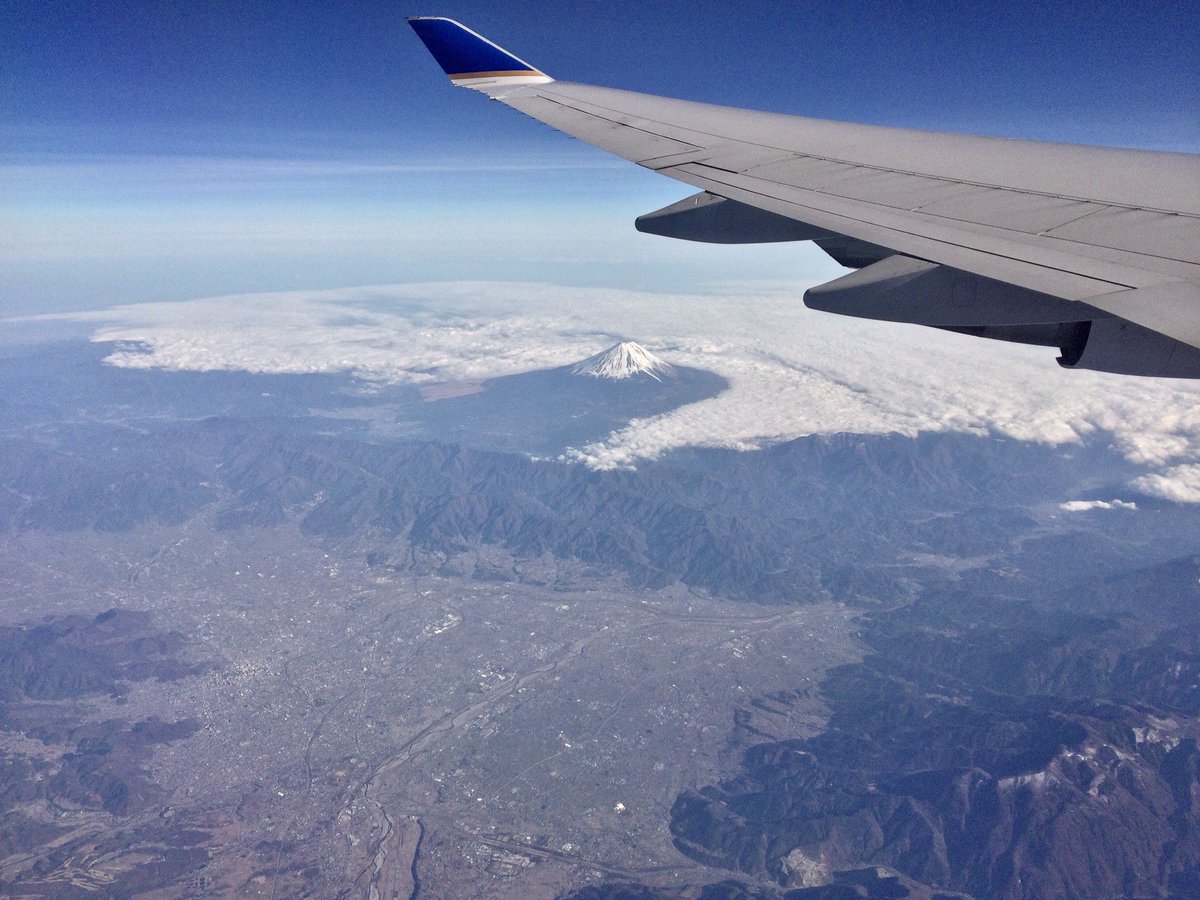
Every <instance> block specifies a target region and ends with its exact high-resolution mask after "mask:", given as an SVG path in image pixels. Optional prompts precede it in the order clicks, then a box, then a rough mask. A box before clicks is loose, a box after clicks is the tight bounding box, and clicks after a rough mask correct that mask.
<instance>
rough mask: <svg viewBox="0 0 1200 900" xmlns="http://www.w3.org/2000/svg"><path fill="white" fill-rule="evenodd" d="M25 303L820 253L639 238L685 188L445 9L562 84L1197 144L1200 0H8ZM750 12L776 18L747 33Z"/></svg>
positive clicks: (666, 282) (686, 281)
mask: <svg viewBox="0 0 1200 900" xmlns="http://www.w3.org/2000/svg"><path fill="white" fill-rule="evenodd" d="M2 8H3V17H2V20H3V21H4V22H5V23H6V26H5V28H4V29H3V30H2V33H0V67H2V68H0V304H2V306H3V309H4V311H6V312H14V313H27V312H37V311H46V310H59V309H80V308H90V307H100V306H105V305H108V304H112V303H118V302H137V301H143V300H175V299H187V298H191V297H199V296H204V295H209V294H215V293H224V292H248V291H265V290H284V289H297V288H322V287H337V286H343V285H353V284H368V283H385V282H403V281H413V280H456V279H464V278H470V279H480V280H514V279H517V280H529V281H549V282H558V283H566V284H583V285H597V286H611V287H622V288H652V289H654V288H663V287H667V286H675V287H678V288H680V289H685V290H686V289H688V288H689V287H692V286H696V285H700V284H704V283H707V282H713V281H739V280H748V279H786V278H803V277H819V275H820V273H821V272H822V271H823V267H824V270H828V266H827V264H826V263H824V262H822V261H821V258H820V257H819V255H817V254H815V253H814V252H812V251H811V250H809V249H804V248H800V247H764V248H714V247H698V246H692V245H687V244H681V243H679V242H669V241H665V240H662V239H655V238H651V237H647V236H643V235H638V234H637V233H636V232H634V231H633V227H632V219H633V218H634V217H636V216H637V215H638V214H640V213H642V212H646V211H649V210H651V209H654V208H657V207H658V206H662V205H665V204H666V203H669V202H671V201H673V200H675V199H678V198H679V197H682V196H684V195H685V194H686V193H687V189H686V188H685V187H684V186H682V185H677V184H674V183H672V182H670V181H668V180H666V179H662V178H659V177H657V176H654V175H652V174H650V173H647V172H643V171H641V170H639V169H637V168H636V167H634V166H631V165H629V164H626V163H623V162H621V161H620V160H615V159H611V158H609V157H607V156H605V155H604V154H602V153H600V152H599V151H595V150H592V149H590V148H587V147H584V146H582V145H580V144H578V143H576V142H573V141H571V140H570V139H569V138H566V137H564V136H561V135H557V134H555V133H553V132H551V131H550V130H549V129H546V128H545V127H543V126H540V125H538V124H537V123H534V122H532V121H530V120H527V119H525V118H524V117H522V116H520V115H517V114H515V113H513V112H512V111H511V110H508V109H505V108H502V107H500V106H499V105H498V104H489V103H487V102H485V101H484V100H483V99H482V98H481V97H479V96H478V95H474V94H472V93H470V92H467V91H463V90H459V89H455V88H453V87H451V86H450V85H449V84H448V82H447V81H446V80H445V79H444V78H443V76H442V75H441V73H440V71H439V70H438V68H437V66H436V65H435V64H434V63H433V61H432V60H431V59H430V58H429V57H428V55H427V54H426V53H425V51H424V49H423V47H422V46H421V45H420V43H419V41H417V39H416V38H415V36H414V35H413V34H412V33H411V32H410V30H409V29H408V27H407V26H406V25H405V24H404V16H405V15H408V14H433V15H449V16H453V17H455V18H459V19H461V20H462V21H464V22H466V23H467V24H468V25H470V26H471V27H473V28H475V29H476V30H478V31H480V32H482V33H483V34H485V35H487V36H489V37H491V38H492V39H493V40H495V41H497V42H498V43H500V44H501V45H502V46H505V47H507V48H509V49H511V50H512V51H514V52H515V53H517V54H518V55H520V56H522V57H524V58H526V59H528V60H529V61H530V62H532V63H534V64H535V65H538V66H539V67H541V68H542V69H544V70H545V71H547V72H548V73H550V74H551V75H554V76H556V77H560V78H564V79H568V80H575V81H585V82H586V81H590V82H594V83H600V84H606V85H611V86H615V87H622V88H627V89H632V90H644V91H650V92H654V93H661V94H666V95H672V96H678V97H686V98H690V99H701V100H707V101H711V102H718V103H728V104H731V105H740V106H751V107H758V108H762V109H770V110H776V111H782V112H794V113H799V114H804V115H813V116H823V117H829V118H844V119H851V120H856V121H869V122H879V123H884V124H894V125H904V126H911V127H919V128H932V129H945V130H958V131H973V132H980V133H990V134H1001V135H1007V136H1014V137H1031V138H1039V139H1048V140H1065V141H1076V142H1084V143H1099V144H1120V145H1126V146H1141V147H1151V148H1160V149H1173V150H1186V151H1191V152H1195V151H1196V150H1197V149H1200V116H1198V115H1197V110H1200V88H1198V87H1197V85H1198V84H1200V79H1198V78H1197V75H1198V74H1200V71H1198V69H1200V54H1197V53H1196V51H1195V49H1194V48H1195V47H1196V46H1197V45H1200V27H1198V26H1197V23H1196V21H1195V19H1196V17H1195V16H1194V12H1193V11H1192V10H1189V8H1188V5H1187V4H1184V3H1178V4H1171V3H1155V4H1141V5H1137V4H1118V3H1088V4H1083V3H1058V4H1045V5H1043V4H1026V3H986V2H983V3H973V4H965V3H963V4H953V3H921V2H916V3H907V4H894V3H865V2H849V3H825V2H774V3H771V2H767V3H756V4H752V5H738V6H733V5H729V4H725V3H704V2H657V3H646V4H620V5H616V4H608V3H601V2H554V3H545V2H538V3H481V2H457V0H441V2H437V3H431V4H421V5H414V6H410V5H409V4H407V3H405V4H397V3H355V2H347V3H339V4H330V3H304V2H296V3H290V4H274V3H260V2H253V0H243V2H236V3H234V2H194V3H189V2H125V3H121V4H96V3H92V2H71V0H63V2H55V3H48V2H36V0H22V2H4V3H3V4H2ZM747 10H750V11H749V12H747Z"/></svg>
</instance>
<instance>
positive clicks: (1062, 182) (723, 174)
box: [409, 17, 1200, 378]
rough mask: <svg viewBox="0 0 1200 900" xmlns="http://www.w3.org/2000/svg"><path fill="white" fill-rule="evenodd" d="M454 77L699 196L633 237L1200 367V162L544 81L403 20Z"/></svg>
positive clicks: (1031, 339)
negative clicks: (778, 250)
mask: <svg viewBox="0 0 1200 900" xmlns="http://www.w3.org/2000/svg"><path fill="white" fill-rule="evenodd" d="M409 21H410V23H411V24H412V26H413V28H414V30H416V32H417V34H418V36H420V38H421V39H422V41H424V42H425V44H426V46H427V47H428V48H429V50H430V52H431V53H432V54H433V56H434V58H435V59H436V60H437V61H438V63H439V64H440V65H441V66H442V68H443V70H444V71H445V72H446V74H447V75H449V76H450V78H451V80H452V81H453V82H454V83H455V84H457V85H460V86H464V87H470V88H472V89H474V90H478V91H481V92H482V93H485V94H487V95H488V96H490V97H492V98H493V99H496V100H499V101H500V102H502V103H505V104H507V105H508V106H511V107H513V108H514V109H517V110H520V111H521V112H524V113H526V114H527V115H529V116H531V117H533V118H535V119H538V120H539V121H542V122H544V123H546V124H548V125H550V126H552V127H554V128H556V129H558V130H560V131H564V132H566V133H567V134H570V135H572V136H574V137H576V138H579V139H580V140H583V141H585V142H587V143H589V144H592V145H594V146H597V147H600V148H601V149H604V150H608V151H609V152H611V153H614V154H616V155H618V156H621V157H623V158H625V159H628V160H631V161H633V162H635V163H637V164H638V165H641V166H644V167H646V168H649V169H652V170H654V171H656V172H658V173H660V174H663V175H666V176H668V177H671V178H675V179H677V180H679V181H682V182H685V183H687V184H690V185H692V186H694V187H696V188H699V189H700V193H699V194H697V195H695V196H693V197H691V198H688V199H687V200H684V201H681V202H679V203H676V204H673V205H672V206H669V207H667V208H665V209H663V210H659V211H658V212H656V213H651V214H648V215H646V216H643V217H641V218H640V219H639V220H638V222H637V227H638V229H639V230H641V231H645V232H648V233H652V234H659V235H664V236H668V237H675V238H680V239H684V240H698V241H710V242H718V243H750V242H760V241H784V240H814V241H816V243H817V244H818V245H819V246H821V247H822V248H823V249H825V250H826V252H828V253H829V254H830V255H831V256H833V257H834V258H835V259H837V260H838V261H839V262H840V263H842V264H843V265H846V266H849V267H851V268H856V269H858V270H859V271H856V272H852V273H850V274H849V275H846V276H844V277H843V278H840V279H837V280H835V281H833V282H830V283H828V284H825V285H821V286H820V287H817V288H813V289H811V290H809V291H808V292H807V293H806V294H805V298H804V301H805V303H806V304H807V305H808V306H810V307H813V308H816V309H822V310H826V311H829V312H837V313H840V314H843V315H852V316H860V317H864V318H875V319H883V320H887V321H900V322H915V323H917V324H925V325H931V326H934V327H939V328H946V329H949V330H953V331H958V332H963V333H967V334H974V335H978V336H981V337H991V338H996V339H1000V340H1009V341H1021V342H1026V343H1033V344H1041V345H1045V346H1052V347H1057V348H1058V349H1059V351H1060V354H1061V355H1060V356H1059V362H1060V364H1062V365H1064V366H1068V367H1078V368H1090V369H1099V370H1101V371H1111V372H1121V373H1125V374H1134V375H1163V376H1172V377H1189V378H1196V377H1200V157H1198V156H1194V155H1191V154H1178V153H1156V152H1149V151H1139V150H1120V149H1109V148H1099V147H1081V146H1073V145H1067V144H1051V143H1041V142H1033V141H1014V140H1006V139H1000V138H986V137H975V136H969V135H958V134H939V133H933V132H921V131H912V130H907V129H897V128H885V127H881V126H871V125H859V124H853V123H846V122H833V121H826V120H820V119H809V118H804V117H799V116H785V115H779V114H774V113H763V112H756V111H752V110H743V109H735V108H730V107H722V106H713V105H710V104H704V103H694V102H691V101H684V100H674V99H670V98H666V97H656V96H652V95H648V94H638V93H631V92H629V91H621V90H615V89H611V88H601V87H594V86H591V85H582V84H572V83H569V82H562V81H555V80H554V79H552V78H550V77H549V76H547V75H545V73H543V72H541V71H540V70H538V69H536V68H534V67H533V66H531V65H529V64H528V63H525V62H524V61H523V60H521V59H519V58H518V57H516V56H514V55H512V54H510V53H508V52H507V51H505V50H503V49H501V48H500V47H498V46H497V45H495V44H493V43H492V42H491V41H488V40H487V39H486V38H483V37H482V36H480V35H478V34H476V33H475V32H473V31H471V30H470V29H468V28H466V27H465V26H463V25H461V24H459V23H457V22H454V21H453V20H450V19H444V18H429V17H423V18H417V19H410V20H409Z"/></svg>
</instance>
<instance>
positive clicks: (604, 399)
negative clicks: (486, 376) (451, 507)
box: [403, 341, 729, 456]
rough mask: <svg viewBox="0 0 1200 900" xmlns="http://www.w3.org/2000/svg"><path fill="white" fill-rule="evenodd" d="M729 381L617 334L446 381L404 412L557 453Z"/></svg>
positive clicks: (432, 427) (423, 426) (443, 430)
mask: <svg viewBox="0 0 1200 900" xmlns="http://www.w3.org/2000/svg"><path fill="white" fill-rule="evenodd" d="M728 386H729V383H728V382H727V381H726V380H725V379H724V378H722V377H721V376H720V375H717V374H715V373H713V372H707V371H704V370H703V369H693V368H689V367H687V366H675V365H671V364H670V363H668V362H666V361H665V360H662V359H660V358H659V357H657V356H655V355H654V354H653V353H651V352H650V351H649V350H647V349H646V348H645V347H642V346H641V345H640V344H637V343H634V342H633V341H621V342H619V343H617V344H614V345H613V346H612V347H609V348H608V349H607V350H604V351H602V352H600V353H597V354H596V355H595V356H590V357H588V358H587V359H585V360H582V361H580V362H578V363H574V364H571V365H566V366H559V367H557V368H553V369H540V370H537V371H533V372H523V373H521V374H519V375H507V376H504V377H501V378H492V379H490V380H488V381H485V382H483V385H482V390H479V391H477V392H475V393H467V394H464V395H455V393H454V391H453V390H452V389H451V390H449V391H446V392H445V393H443V394H442V395H441V399H436V400H432V401H430V402H424V403H421V404H420V405H419V407H416V408H411V409H406V410H405V411H404V414H403V415H405V416H408V415H409V414H411V419H409V422H410V423H411V424H413V425H415V426H416V427H417V430H419V431H422V432H424V433H425V434H426V435H428V436H431V437H434V438H436V439H438V440H443V441H449V442H454V443H458V444H464V445H467V446H472V447H480V448H486V449H490V450H504V451H509V452H521V453H528V454H531V455H534V456H551V455H554V456H556V455H558V454H559V453H561V452H562V451H563V450H565V449H567V448H568V447H580V446H583V445H585V444H588V443H592V442H594V441H599V440H602V439H603V438H604V437H606V436H607V435H608V434H609V433H610V432H612V431H614V430H615V429H618V428H621V427H623V426H625V425H626V424H628V423H629V422H630V420H632V419H637V418H645V417H648V416H656V415H661V414H662V413H666V412H669V411H671V410H673V409H677V408H678V407H680V406H684V405H685V404H688V403H696V402H698V401H700V400H707V399H708V398H710V397H715V396H716V395H717V394H719V393H721V391H723V390H725V389H726V388H727V387H728ZM448 387H450V388H452V387H453V386H448ZM413 420H415V421H413Z"/></svg>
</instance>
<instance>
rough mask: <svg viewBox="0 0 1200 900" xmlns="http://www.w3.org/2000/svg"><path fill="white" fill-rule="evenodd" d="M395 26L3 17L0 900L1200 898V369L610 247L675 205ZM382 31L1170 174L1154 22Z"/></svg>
mask: <svg viewBox="0 0 1200 900" xmlns="http://www.w3.org/2000/svg"><path fill="white" fill-rule="evenodd" d="M407 12H414V11H412V10H403V9H396V8H394V7H391V6H384V5H376V4H370V3H355V4H349V5H347V6H345V7H339V8H338V9H337V10H334V9H333V8H327V7H326V6H325V5H323V4H315V3H314V4H298V5H296V6H294V7H290V8H289V9H287V10H282V11H281V10H278V9H276V8H275V7H273V6H271V5H268V4H255V3H251V4H244V3H243V4H227V3H219V2H213V3H201V4H191V5H186V6H180V5H167V4H160V3H132V4H124V5H122V6H121V8H119V9H118V8H112V9H107V8H97V7H94V6H92V5H90V4H36V3H35V4H15V3H13V4H7V5H6V17H5V18H6V20H7V21H9V22H10V23H12V25H13V27H12V28H11V29H7V30H6V34H4V35H3V36H0V42H2V43H3V50H2V51H0V53H2V58H3V59H5V60H6V77H5V78H4V79H0V81H2V82H3V86H2V87H0V92H2V93H0V96H2V97H3V98H4V101H3V102H0V133H2V134H3V135H4V142H3V147H4V149H3V151H2V152H0V209H2V210H3V214H2V224H0V229H2V234H3V239H2V240H0V302H2V303H3V306H2V307H0V310H2V311H0V396H2V397H3V398H4V400H3V402H2V403H0V772H2V773H3V774H2V775H0V815H2V816H3V822H4V827H3V829H2V830H0V832H2V838H0V892H2V893H5V894H7V895H12V896H35V895H40V896H48V895H49V896H63V897H73V896H79V897H93V896H138V895H142V894H145V895H153V896H177V897H196V896H229V895H234V894H251V895H255V896H274V897H290V896H312V897H329V896H364V897H367V896H370V897H459V896H487V897H513V898H519V897H571V898H578V900H584V898H616V897H641V898H657V897H664V898H665V897H688V898H697V897H704V898H710V900H712V898H731V900H732V898H762V900H768V898H770V900H775V898H782V897H788V898H792V897H900V896H910V897H958V896H978V897H991V896H1005V897H1043V896H1130V897H1134V896H1136V897H1144V896H1186V895H1190V894H1194V893H1200V837H1198V835H1200V819H1198V818H1197V816H1198V813H1197V806H1196V803H1197V800H1196V798H1197V796H1200V793H1198V792H1200V750H1198V749H1197V738H1198V737H1200V706H1198V703H1200V688H1198V684H1200V627H1198V626H1200V607H1198V605H1197V604H1198V602H1200V386H1198V384H1197V382H1192V381H1173V380H1168V379H1147V378H1127V377H1121V376H1113V375H1104V374H1099V373H1092V372H1078V371H1065V370H1061V369H1059V368H1058V367H1057V366H1056V365H1055V363H1054V356H1055V355H1056V354H1055V351H1053V350H1048V349H1046V348H1038V347H1027V346H1020V345H1011V344H998V343H993V342H988V341H982V340H979V339H976V338H968V337H964V336H960V335H954V334H950V333H945V332H938V331H934V330H932V329H921V328H917V327H915V326H905V325H894V324H884V323H872V322H866V321H861V320H851V319H844V318H840V317H836V316H829V315H824V314H820V313H816V312H813V311H810V310H807V309H805V308H804V307H803V305H802V304H801V302H800V297H801V295H802V294H803V292H804V290H805V289H806V288H807V287H809V286H811V285H813V284H817V283H820V282H822V281H825V280H828V279H829V278H832V277H836V275H838V274H839V273H840V272H842V271H844V270H842V269H841V268H840V267H838V266H837V265H836V264H835V263H833V262H832V261H831V260H829V259H828V258H827V257H825V256H824V254H822V253H821V252H820V251H819V250H817V249H816V248H814V247H812V246H811V245H809V244H783V245H775V246H748V247H723V246H704V245H693V244H687V243H685V242H679V241H669V240H665V239H660V238H655V237H651V236H647V235H642V234H638V233H636V232H635V231H634V230H633V228H632V220H633V218H634V217H636V216H637V215H638V214H640V213H643V212H647V211H649V210H652V209H655V208H657V207H659V206H663V205H665V204H667V203H669V202H672V201H673V200H676V199H678V198H679V197H681V196H683V193H684V192H685V191H686V189H685V188H681V186H679V185H674V184H671V183H669V182H666V181H665V180H662V179H657V178H654V177H651V175H650V174H649V173H646V172H643V171H640V170H639V169H638V168H637V167H635V166H627V165H625V164H623V163H621V162H620V161H619V160H610V159H609V158H607V157H605V156H604V155H603V154H601V153H600V152H599V151H593V150H591V149H590V148H586V147H584V146H583V145H580V144H577V143H574V142H572V141H570V140H568V139H567V138H565V137H562V136H561V135H556V134H553V133H551V132H550V131H548V130H547V129H544V128H540V127H538V126H537V125H536V123H533V122H531V121H529V120H526V119H523V118H522V117H520V116H517V115H515V114H513V113H512V112H511V111H508V110H501V109H496V108H495V107H497V106H498V104H488V103H484V102H483V100H482V98H480V97H478V96H473V95H470V94H469V92H466V91H456V90H454V89H452V88H451V87H449V86H447V85H446V83H445V80H444V79H443V78H442V77H441V74H440V73H439V72H437V71H436V67H435V66H433V65H432V63H431V62H430V60H429V59H428V57H427V55H426V54H425V53H424V51H423V49H422V48H421V47H420V46H419V45H418V43H417V42H416V40H415V39H413V38H412V36H411V35H410V34H407V33H405V30H404V25H403V18H402V16H403V14H404V13H407ZM415 12H429V13H436V14H444V15H451V16H455V17H456V18H460V19H462V20H463V21H465V22H467V23H468V24H470V25H471V26H472V27H474V28H477V29H478V30H480V31H481V32H482V33H484V34H488V35H489V36H492V37H495V38H496V39H497V40H499V41H500V42H501V43H503V44H505V46H509V47H511V48H512V49H513V50H514V51H516V52H518V53H521V54H522V55H524V56H526V57H527V58H530V59H531V60H532V61H534V62H536V63H537V64H538V65H540V66H543V67H544V68H545V69H546V70H547V71H551V72H553V73H554V74H560V73H561V74H562V75H563V76H564V77H569V78H571V79H573V80H578V81H593V82H597V83H603V84H609V85H613V86H618V87H628V88H631V89H634V90H646V91H652V92H655V93H662V94H671V95H675V96H685V97H689V98H692V99H704V100H711V101H715V102H723V103H730V104H737V105H742V106H754V107H758V108H767V109H773V110H777V111H784V112H797V113H803V114H807V115H816V116H828V117H836V118H845V119H856V120H864V121H875V122H881V123H885V124H897V125H906V126H911V127H923V128H938V129H946V130H959V131H973V132H986V133H992V134H1000V135H1005V136H1021V137H1033V138H1041V139H1055V140H1068V141H1078V142H1084V143H1099V144H1106V143H1111V144H1122V145H1136V146H1143V147H1149V148H1159V149H1174V150H1184V151H1190V152H1195V151H1197V149H1200V131H1198V130H1197V128H1198V123H1197V120H1196V118H1195V116H1194V115H1193V114H1192V113H1193V112H1194V110H1195V109H1196V108H1197V104H1198V102H1200V98H1198V97H1197V96H1196V91H1197V87H1196V84H1197V80H1196V79H1195V78H1192V77H1183V76H1184V75H1186V74H1188V73H1192V74H1194V73H1195V68H1196V66H1195V60H1194V58H1193V56H1194V53H1193V52H1192V51H1190V50H1189V48H1190V47H1193V46H1195V43H1196V40H1197V39H1198V38H1200V35H1197V34H1196V30H1197V26H1196V23H1195V21H1194V17H1192V16H1191V15H1190V14H1189V11H1188V10H1187V9H1186V7H1185V5H1183V4H1180V5H1178V6H1172V5H1171V4H1164V5H1158V6H1156V7H1154V8H1153V9H1150V8H1144V9H1143V8H1136V9H1129V8H1127V7H1118V6H1117V5H1115V4H1112V5H1108V4H1098V5H1097V4H1090V5H1083V4H1078V5H1077V4H1063V5H1061V6H1060V7H1056V8H1055V9H1053V10H1047V9H1043V8H1041V7H1039V6H1036V5H1033V4H1029V5H1022V4H1017V5H1016V6H1015V7H1014V5H1013V4H1011V3H1010V4H982V5H976V6H974V7H971V8H970V9H969V10H967V9H965V8H964V9H963V10H957V9H955V10H949V11H947V10H945V9H943V8H942V7H941V6H940V5H935V4H916V5H909V6H906V7H904V8H903V9H901V8H899V7H895V8H893V7H891V6H883V5H877V4H869V3H851V4H818V3H814V4H793V3H766V4H761V5H760V8H759V10H758V12H757V13H756V15H755V16H753V17H746V16H740V17H739V16H738V15H736V14H734V13H732V12H730V11H729V9H728V8H727V7H726V5H724V4H695V3H689V4H683V3H665V4H656V5H655V6H654V8H653V9H651V8H649V7H648V8H646V9H643V10H637V9H634V10H631V11H626V12H624V13H622V15H620V16H614V15H612V14H611V11H608V10H607V9H606V8H604V7H602V6H599V5H596V4H592V3H562V4H555V5H553V6H551V7H549V8H547V7H546V6H545V4H522V3H518V4H510V5H504V6H496V5H494V4H482V3H475V2H457V0H450V2H447V3H445V4H443V5H442V7H440V8H438V9H429V10H416V11H415ZM897 35H900V36H903V38H904V39H903V40H898V39H897ZM1118 51H1119V52H1118ZM752 60H757V61H759V62H757V63H753V64H752V63H751V61H752ZM764 61H765V62H764ZM755 73H757V74H755Z"/></svg>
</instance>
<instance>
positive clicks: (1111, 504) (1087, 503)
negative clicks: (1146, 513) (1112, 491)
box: [1058, 500, 1137, 512]
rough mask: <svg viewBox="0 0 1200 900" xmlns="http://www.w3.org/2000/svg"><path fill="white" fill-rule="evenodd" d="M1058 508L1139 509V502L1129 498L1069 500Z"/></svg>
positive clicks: (1075, 510)
mask: <svg viewBox="0 0 1200 900" xmlns="http://www.w3.org/2000/svg"><path fill="white" fill-rule="evenodd" d="M1058 508H1059V509H1062V510H1065V511H1066V512H1087V511H1088V510H1092V509H1137V504H1136V503H1131V502H1130V501H1128V500H1068V501H1067V502H1066V503H1060V504H1059V507H1058Z"/></svg>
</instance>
